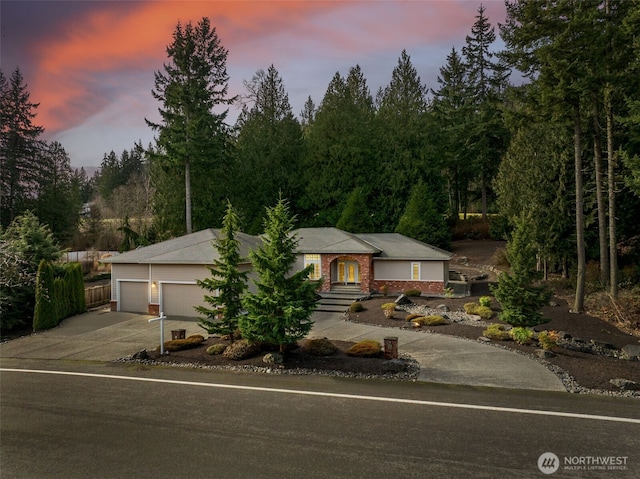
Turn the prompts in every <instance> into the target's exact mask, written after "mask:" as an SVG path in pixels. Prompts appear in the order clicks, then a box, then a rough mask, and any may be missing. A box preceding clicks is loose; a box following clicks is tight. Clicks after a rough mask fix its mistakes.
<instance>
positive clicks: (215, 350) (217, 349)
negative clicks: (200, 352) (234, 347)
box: [207, 343, 227, 355]
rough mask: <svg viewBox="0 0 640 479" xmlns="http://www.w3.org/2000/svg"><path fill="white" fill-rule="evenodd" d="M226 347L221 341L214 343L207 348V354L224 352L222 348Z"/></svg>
mask: <svg viewBox="0 0 640 479" xmlns="http://www.w3.org/2000/svg"><path fill="white" fill-rule="evenodd" d="M225 349H227V345H226V344H223V343H216V344H214V345H212V346H209V347H208V348H207V354H211V355H217V354H222V353H224V350H225Z"/></svg>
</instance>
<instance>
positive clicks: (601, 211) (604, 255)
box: [593, 99, 609, 290]
mask: <svg viewBox="0 0 640 479" xmlns="http://www.w3.org/2000/svg"><path fill="white" fill-rule="evenodd" d="M599 113H600V112H599V111H598V103H597V100H596V99H594V100H593V130H594V134H593V158H594V161H595V171H596V202H597V205H598V241H599V246H600V283H601V284H602V287H603V288H604V289H605V290H606V289H607V288H608V286H609V251H608V248H607V212H606V207H605V203H604V193H603V191H602V190H603V188H602V187H603V178H602V176H603V175H602V140H601V138H600V134H601V131H602V129H601V128H600V118H599V117H600V115H599Z"/></svg>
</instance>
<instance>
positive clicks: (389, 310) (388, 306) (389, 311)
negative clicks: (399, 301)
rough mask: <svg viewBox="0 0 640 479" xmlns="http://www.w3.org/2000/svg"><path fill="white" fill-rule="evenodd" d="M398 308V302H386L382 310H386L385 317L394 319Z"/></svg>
mask: <svg viewBox="0 0 640 479" xmlns="http://www.w3.org/2000/svg"><path fill="white" fill-rule="evenodd" d="M395 310H396V303H384V304H383V305H382V311H384V317H385V318H388V319H393V313H394V311H395Z"/></svg>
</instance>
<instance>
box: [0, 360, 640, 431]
mask: <svg viewBox="0 0 640 479" xmlns="http://www.w3.org/2000/svg"><path fill="white" fill-rule="evenodd" d="M0 371H3V372H12V373H31V374H51V375H58V376H79V377H88V378H99V379H118V380H123V381H139V382H146V383H163V384H177V385H182V386H199V387H208V388H218V389H239V390H244V391H259V392H268V393H281V394H299V395H303V396H320V397H329V398H339V399H354V400H364V401H377V402H389V403H401V404H416V405H420V406H434V407H448V408H457V409H472V410H477V411H492V412H508V413H515V414H531V415H535V416H554V417H566V418H576V419H590V420H593V421H610V422H624V423H631V424H640V419H633V418H627V417H615V416H599V415H592V414H577V413H571V412H557V411H544V410H536V409H519V408H510V407H497V406H482V405H478V404H457V403H449V402H436V401H422V400H417V399H402V398H388V397H379V396H361V395H358V394H340V393H329V392H319V391H302V390H299V389H282V388H265V387H258V386H238V385H235V384H214V383H201V382H195V381H177V380H172V379H155V378H140V377H134V376H115V375H111V374H93V373H76V372H71V371H47V370H42V369H17V368H0Z"/></svg>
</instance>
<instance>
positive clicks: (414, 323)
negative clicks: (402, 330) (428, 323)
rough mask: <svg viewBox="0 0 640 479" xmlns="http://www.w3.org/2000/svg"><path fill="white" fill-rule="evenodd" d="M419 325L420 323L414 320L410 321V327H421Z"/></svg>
mask: <svg viewBox="0 0 640 479" xmlns="http://www.w3.org/2000/svg"><path fill="white" fill-rule="evenodd" d="M421 326H422V325H421V324H420V323H416V322H415V321H411V327H412V328H416V329H417V328H419V327H421Z"/></svg>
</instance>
